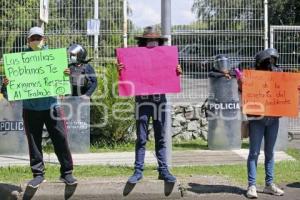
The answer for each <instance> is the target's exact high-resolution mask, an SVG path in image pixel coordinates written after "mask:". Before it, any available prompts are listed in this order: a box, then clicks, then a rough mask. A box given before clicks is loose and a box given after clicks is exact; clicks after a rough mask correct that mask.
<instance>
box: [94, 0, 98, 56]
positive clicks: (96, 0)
mask: <svg viewBox="0 0 300 200" xmlns="http://www.w3.org/2000/svg"><path fill="white" fill-rule="evenodd" d="M94 19H99V0H94ZM98 41H99V34H95V35H94V56H95V60H97V59H98Z"/></svg>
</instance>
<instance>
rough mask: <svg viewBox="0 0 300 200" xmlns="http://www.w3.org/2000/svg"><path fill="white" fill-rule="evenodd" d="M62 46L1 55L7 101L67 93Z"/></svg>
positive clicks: (68, 84)
mask: <svg viewBox="0 0 300 200" xmlns="http://www.w3.org/2000/svg"><path fill="white" fill-rule="evenodd" d="M67 66H68V60H67V52H66V49H52V50H43V51H29V52H21V53H12V54H5V55H4V68H5V75H6V76H7V78H8V80H9V85H8V86H7V92H8V99H9V100H22V99H33V98H41V97H50V96H58V95H65V94H70V93H71V88H70V81H69V77H68V76H66V75H65V74H64V70H65V69H66V68H67Z"/></svg>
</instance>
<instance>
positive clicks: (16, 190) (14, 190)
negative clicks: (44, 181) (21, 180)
mask: <svg viewBox="0 0 300 200" xmlns="http://www.w3.org/2000/svg"><path fill="white" fill-rule="evenodd" d="M21 192H22V188H21V187H19V186H16V185H11V184H6V183H0V199H17V198H18V195H19V194H20V193H21Z"/></svg>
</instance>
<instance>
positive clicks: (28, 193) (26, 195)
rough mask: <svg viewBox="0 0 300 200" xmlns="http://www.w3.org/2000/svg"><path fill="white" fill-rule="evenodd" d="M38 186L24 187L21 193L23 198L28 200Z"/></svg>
mask: <svg viewBox="0 0 300 200" xmlns="http://www.w3.org/2000/svg"><path fill="white" fill-rule="evenodd" d="M37 190H38V188H32V187H28V186H27V187H26V189H25V192H24V194H23V200H30V199H32V198H33V197H34V195H35V193H36V191H37Z"/></svg>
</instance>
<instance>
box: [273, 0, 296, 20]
mask: <svg viewBox="0 0 300 200" xmlns="http://www.w3.org/2000/svg"><path fill="white" fill-rule="evenodd" d="M299 10H300V1H299V0H281V1H277V0H270V1H269V22H270V24H271V25H300V12H299Z"/></svg>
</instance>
